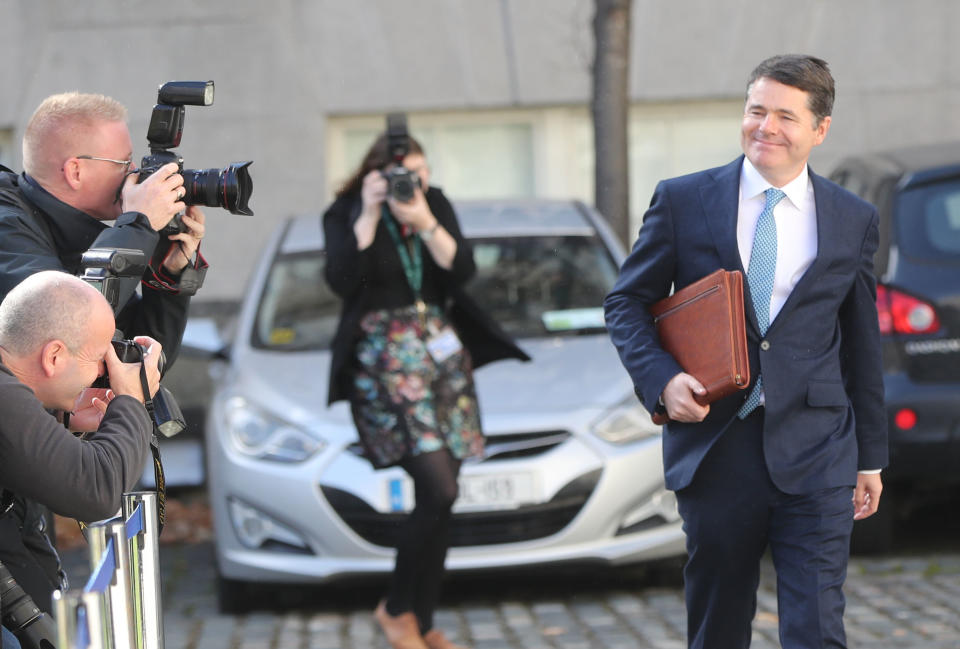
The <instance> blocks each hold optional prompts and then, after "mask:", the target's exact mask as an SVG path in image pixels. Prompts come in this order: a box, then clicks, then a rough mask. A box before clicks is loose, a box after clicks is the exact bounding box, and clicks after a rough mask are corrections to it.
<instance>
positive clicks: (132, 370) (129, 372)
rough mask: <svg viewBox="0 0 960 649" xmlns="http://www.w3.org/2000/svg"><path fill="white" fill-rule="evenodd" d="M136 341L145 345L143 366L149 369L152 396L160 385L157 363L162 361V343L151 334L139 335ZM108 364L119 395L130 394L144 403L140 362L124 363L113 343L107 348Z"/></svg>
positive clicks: (111, 381) (108, 371)
mask: <svg viewBox="0 0 960 649" xmlns="http://www.w3.org/2000/svg"><path fill="white" fill-rule="evenodd" d="M133 340H134V342H136V343H139V344H141V345H142V346H143V347H144V352H143V366H144V368H145V369H146V371H147V385H148V387H149V390H150V396H151V397H152V396H153V395H155V394H156V393H157V390H158V389H159V387H160V370H159V369H158V368H157V364H158V363H159V361H160V350H161V347H160V343H158V342H157V341H156V340H154V339H153V338H150V337H149V336H137V337H136V338H134V339H133ZM103 360H104V361H105V362H106V364H107V375H108V376H109V377H110V387H111V389H113V391H114V393H115V394H117V395H121V394H124V395H128V396H131V397H133V398H134V399H137V400H138V401H139V402H140V403H143V401H144V398H143V396H144V395H143V389H142V387H141V384H140V363H122V362H120V359H119V358H117V352H115V351H114V349H113V345H111V346H110V348H109V349H108V350H107V355H106V356H105V357H104V359H103Z"/></svg>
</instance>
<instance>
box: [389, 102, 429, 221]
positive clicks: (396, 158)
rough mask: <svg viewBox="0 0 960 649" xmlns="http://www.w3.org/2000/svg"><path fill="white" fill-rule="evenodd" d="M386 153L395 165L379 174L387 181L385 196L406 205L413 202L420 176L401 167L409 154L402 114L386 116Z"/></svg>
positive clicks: (405, 121) (404, 116)
mask: <svg viewBox="0 0 960 649" xmlns="http://www.w3.org/2000/svg"><path fill="white" fill-rule="evenodd" d="M387 151H388V152H389V154H390V158H391V160H393V162H394V163H395V166H394V167H392V168H391V169H390V170H389V171H384V172H381V173H382V174H383V177H384V178H386V179H387V194H388V195H389V196H391V197H392V198H394V199H395V200H398V201H400V202H401V203H407V202H409V201H411V200H413V196H414V193H415V192H416V189H417V187H420V175H419V174H418V173H416V172H415V171H410V170H409V169H407V168H406V167H404V166H403V159H404V158H405V157H407V154H408V153H410V133H409V132H408V131H407V116H406V115H404V114H403V113H390V114H389V115H387ZM421 189H422V187H421Z"/></svg>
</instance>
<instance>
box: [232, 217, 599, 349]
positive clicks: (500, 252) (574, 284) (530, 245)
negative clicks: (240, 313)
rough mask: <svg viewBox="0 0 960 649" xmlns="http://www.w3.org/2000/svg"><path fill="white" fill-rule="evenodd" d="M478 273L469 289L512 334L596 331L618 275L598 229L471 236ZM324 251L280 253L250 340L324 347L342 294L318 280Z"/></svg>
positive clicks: (337, 315)
mask: <svg viewBox="0 0 960 649" xmlns="http://www.w3.org/2000/svg"><path fill="white" fill-rule="evenodd" d="M472 244H473V247H474V259H475V260H476V263H477V274H476V276H475V277H473V278H472V279H471V280H470V282H468V284H467V286H466V290H467V292H468V293H469V294H470V295H471V297H473V299H474V300H476V301H477V302H478V303H479V305H480V307H481V308H482V309H484V310H485V311H486V312H487V313H488V314H489V315H490V316H491V317H492V318H493V320H494V321H496V322H497V323H498V324H499V325H500V326H501V327H503V329H504V330H505V331H506V332H507V333H508V334H510V335H511V336H513V337H516V338H527V337H534V336H548V335H563V334H570V333H597V332H602V331H603V329H604V323H603V307H602V303H603V298H604V296H605V295H606V294H607V293H608V292H609V291H610V289H611V288H612V286H613V283H614V281H615V280H616V277H617V267H616V263H615V262H614V259H613V257H612V256H611V255H610V253H609V252H608V251H607V249H606V248H605V247H604V246H603V244H602V243H601V242H600V240H599V238H597V237H596V236H582V235H579V236H521V237H488V238H482V239H473V240H472ZM324 261H325V257H324V255H323V254H322V253H319V252H312V253H296V254H291V255H280V256H278V257H277V258H276V259H275V260H274V263H273V265H272V267H271V268H270V273H269V275H268V277H267V281H266V284H265V285H264V290H263V293H262V294H261V298H260V305H259V308H258V310H257V319H256V323H255V327H254V330H253V340H252V341H251V342H252V344H253V346H254V347H257V348H260V349H272V350H297V351H300V350H318V349H328V348H329V347H330V344H331V341H332V340H333V336H334V333H335V332H336V328H337V323H338V321H339V318H340V299H339V298H338V297H337V296H336V295H335V294H334V293H333V292H332V291H331V290H330V288H329V287H328V286H327V284H326V282H325V281H324V280H323V264H324Z"/></svg>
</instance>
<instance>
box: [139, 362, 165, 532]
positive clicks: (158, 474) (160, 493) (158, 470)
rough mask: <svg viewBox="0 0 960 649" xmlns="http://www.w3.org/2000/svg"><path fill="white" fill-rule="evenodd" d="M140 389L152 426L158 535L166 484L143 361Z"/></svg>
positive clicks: (151, 447) (160, 530)
mask: <svg viewBox="0 0 960 649" xmlns="http://www.w3.org/2000/svg"><path fill="white" fill-rule="evenodd" d="M140 387H141V388H142V389H143V405H144V406H145V407H146V409H147V413H148V414H149V415H150V422H151V423H152V424H153V433H151V435H150V452H151V453H152V454H153V478H154V482H155V483H156V485H157V524H158V526H159V528H158V529H159V531H158V534H162V533H163V523H164V521H165V520H166V509H167V507H166V505H167V491H166V488H167V484H166V480H165V479H164V477H163V462H161V461H160V440H159V437H158V436H157V423H156V421H157V420H156V418H155V417H154V416H153V415H154V408H153V399H152V398H151V397H150V383H149V381H147V369H146V367H144V364H143V361H141V362H140Z"/></svg>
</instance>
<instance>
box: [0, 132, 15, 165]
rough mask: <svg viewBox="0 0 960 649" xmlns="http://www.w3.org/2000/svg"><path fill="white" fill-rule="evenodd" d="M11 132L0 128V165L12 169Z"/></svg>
mask: <svg viewBox="0 0 960 649" xmlns="http://www.w3.org/2000/svg"><path fill="white" fill-rule="evenodd" d="M13 157H14V156H13V131H12V130H11V129H8V128H0V164H2V165H6V166H7V167H9V168H10V169H13Z"/></svg>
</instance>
